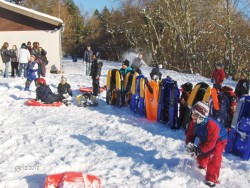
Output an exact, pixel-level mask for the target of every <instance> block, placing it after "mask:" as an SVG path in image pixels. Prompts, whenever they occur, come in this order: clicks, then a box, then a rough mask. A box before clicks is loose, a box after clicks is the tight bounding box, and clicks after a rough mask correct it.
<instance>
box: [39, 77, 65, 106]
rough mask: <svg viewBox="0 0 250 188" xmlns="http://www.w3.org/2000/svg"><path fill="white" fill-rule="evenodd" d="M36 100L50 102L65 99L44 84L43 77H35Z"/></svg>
mask: <svg viewBox="0 0 250 188" xmlns="http://www.w3.org/2000/svg"><path fill="white" fill-rule="evenodd" d="M36 87H37V88H36V100H41V101H42V102H43V103H46V104H51V103H54V102H59V101H62V102H64V101H63V100H64V99H65V98H64V96H63V95H60V94H55V93H53V92H52V91H51V89H50V87H49V86H47V85H46V81H45V79H44V78H38V79H36Z"/></svg>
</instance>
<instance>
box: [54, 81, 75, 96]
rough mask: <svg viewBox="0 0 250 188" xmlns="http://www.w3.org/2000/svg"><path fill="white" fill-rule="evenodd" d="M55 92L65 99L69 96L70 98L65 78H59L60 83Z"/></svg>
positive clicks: (68, 86)
mask: <svg viewBox="0 0 250 188" xmlns="http://www.w3.org/2000/svg"><path fill="white" fill-rule="evenodd" d="M57 92H58V94H60V95H63V97H64V98H65V99H66V98H68V97H69V96H71V97H72V90H71V86H70V84H68V83H67V78H66V77H65V76H62V77H61V81H60V83H59V84H58V86H57Z"/></svg>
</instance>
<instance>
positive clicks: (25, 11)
mask: <svg viewBox="0 0 250 188" xmlns="http://www.w3.org/2000/svg"><path fill="white" fill-rule="evenodd" d="M0 7H2V8H5V9H7V10H10V11H13V12H16V13H19V14H22V15H25V16H28V17H31V18H34V19H37V20H40V21H43V22H47V23H50V24H52V25H55V26H61V25H62V24H63V21H62V20H61V19H60V18H57V17H54V16H51V15H48V14H45V13H41V12H39V11H36V10H33V9H29V8H26V7H23V6H20V5H16V4H13V3H9V2H7V1H4V0H0Z"/></svg>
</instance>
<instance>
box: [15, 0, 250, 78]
mask: <svg viewBox="0 0 250 188" xmlns="http://www.w3.org/2000/svg"><path fill="white" fill-rule="evenodd" d="M16 3H19V4H20V3H21V4H22V5H23V6H26V7H29V8H32V9H35V10H38V11H41V12H44V13H47V14H50V15H53V16H56V17H59V18H61V19H62V20H63V21H64V23H65V31H64V33H63V51H64V52H65V53H68V54H77V55H78V56H79V57H82V55H83V50H84V48H85V47H86V45H87V44H91V45H92V46H93V48H94V49H98V50H99V51H100V52H101V54H102V58H103V59H108V60H122V55H123V54H124V53H125V52H142V53H144V54H145V55H144V57H146V59H145V61H146V63H147V64H148V65H157V64H162V65H163V67H164V68H166V69H171V70H176V71H179V72H184V73H192V74H195V73H199V74H201V75H203V76H206V77H210V75H211V72H212V71H213V69H214V67H215V66H214V65H215V64H216V63H218V62H220V63H222V64H223V65H224V69H225V72H226V74H227V76H232V78H233V79H237V77H238V75H237V73H240V72H241V71H242V72H246V73H247V74H248V77H249V76H250V66H249V65H250V35H249V31H250V18H249V15H250V12H248V11H247V10H245V7H247V5H248V6H250V4H249V1H245V2H244V3H245V4H244V5H245V6H243V7H242V6H240V3H242V2H241V1H240V0H202V1H201V0H191V1H190V0H179V1H176V0H123V1H120V5H119V7H118V8H116V9H108V8H107V7H104V8H103V10H102V11H98V10H96V11H95V12H94V13H93V14H92V15H91V16H84V13H83V12H81V11H80V9H79V7H77V6H76V5H75V4H74V2H73V0H44V1H40V0H23V1H22V0H21V1H20V0H19V1H18V0H16ZM86 6H87V5H86Z"/></svg>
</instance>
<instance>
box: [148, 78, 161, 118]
mask: <svg viewBox="0 0 250 188" xmlns="http://www.w3.org/2000/svg"><path fill="white" fill-rule="evenodd" d="M149 85H150V87H151V88H152V89H153V93H150V91H149V89H148V87H147V86H146V87H145V107H146V116H147V119H148V120H151V121H157V111H158V97H159V96H158V95H159V82H156V81H153V80H151V81H149Z"/></svg>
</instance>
